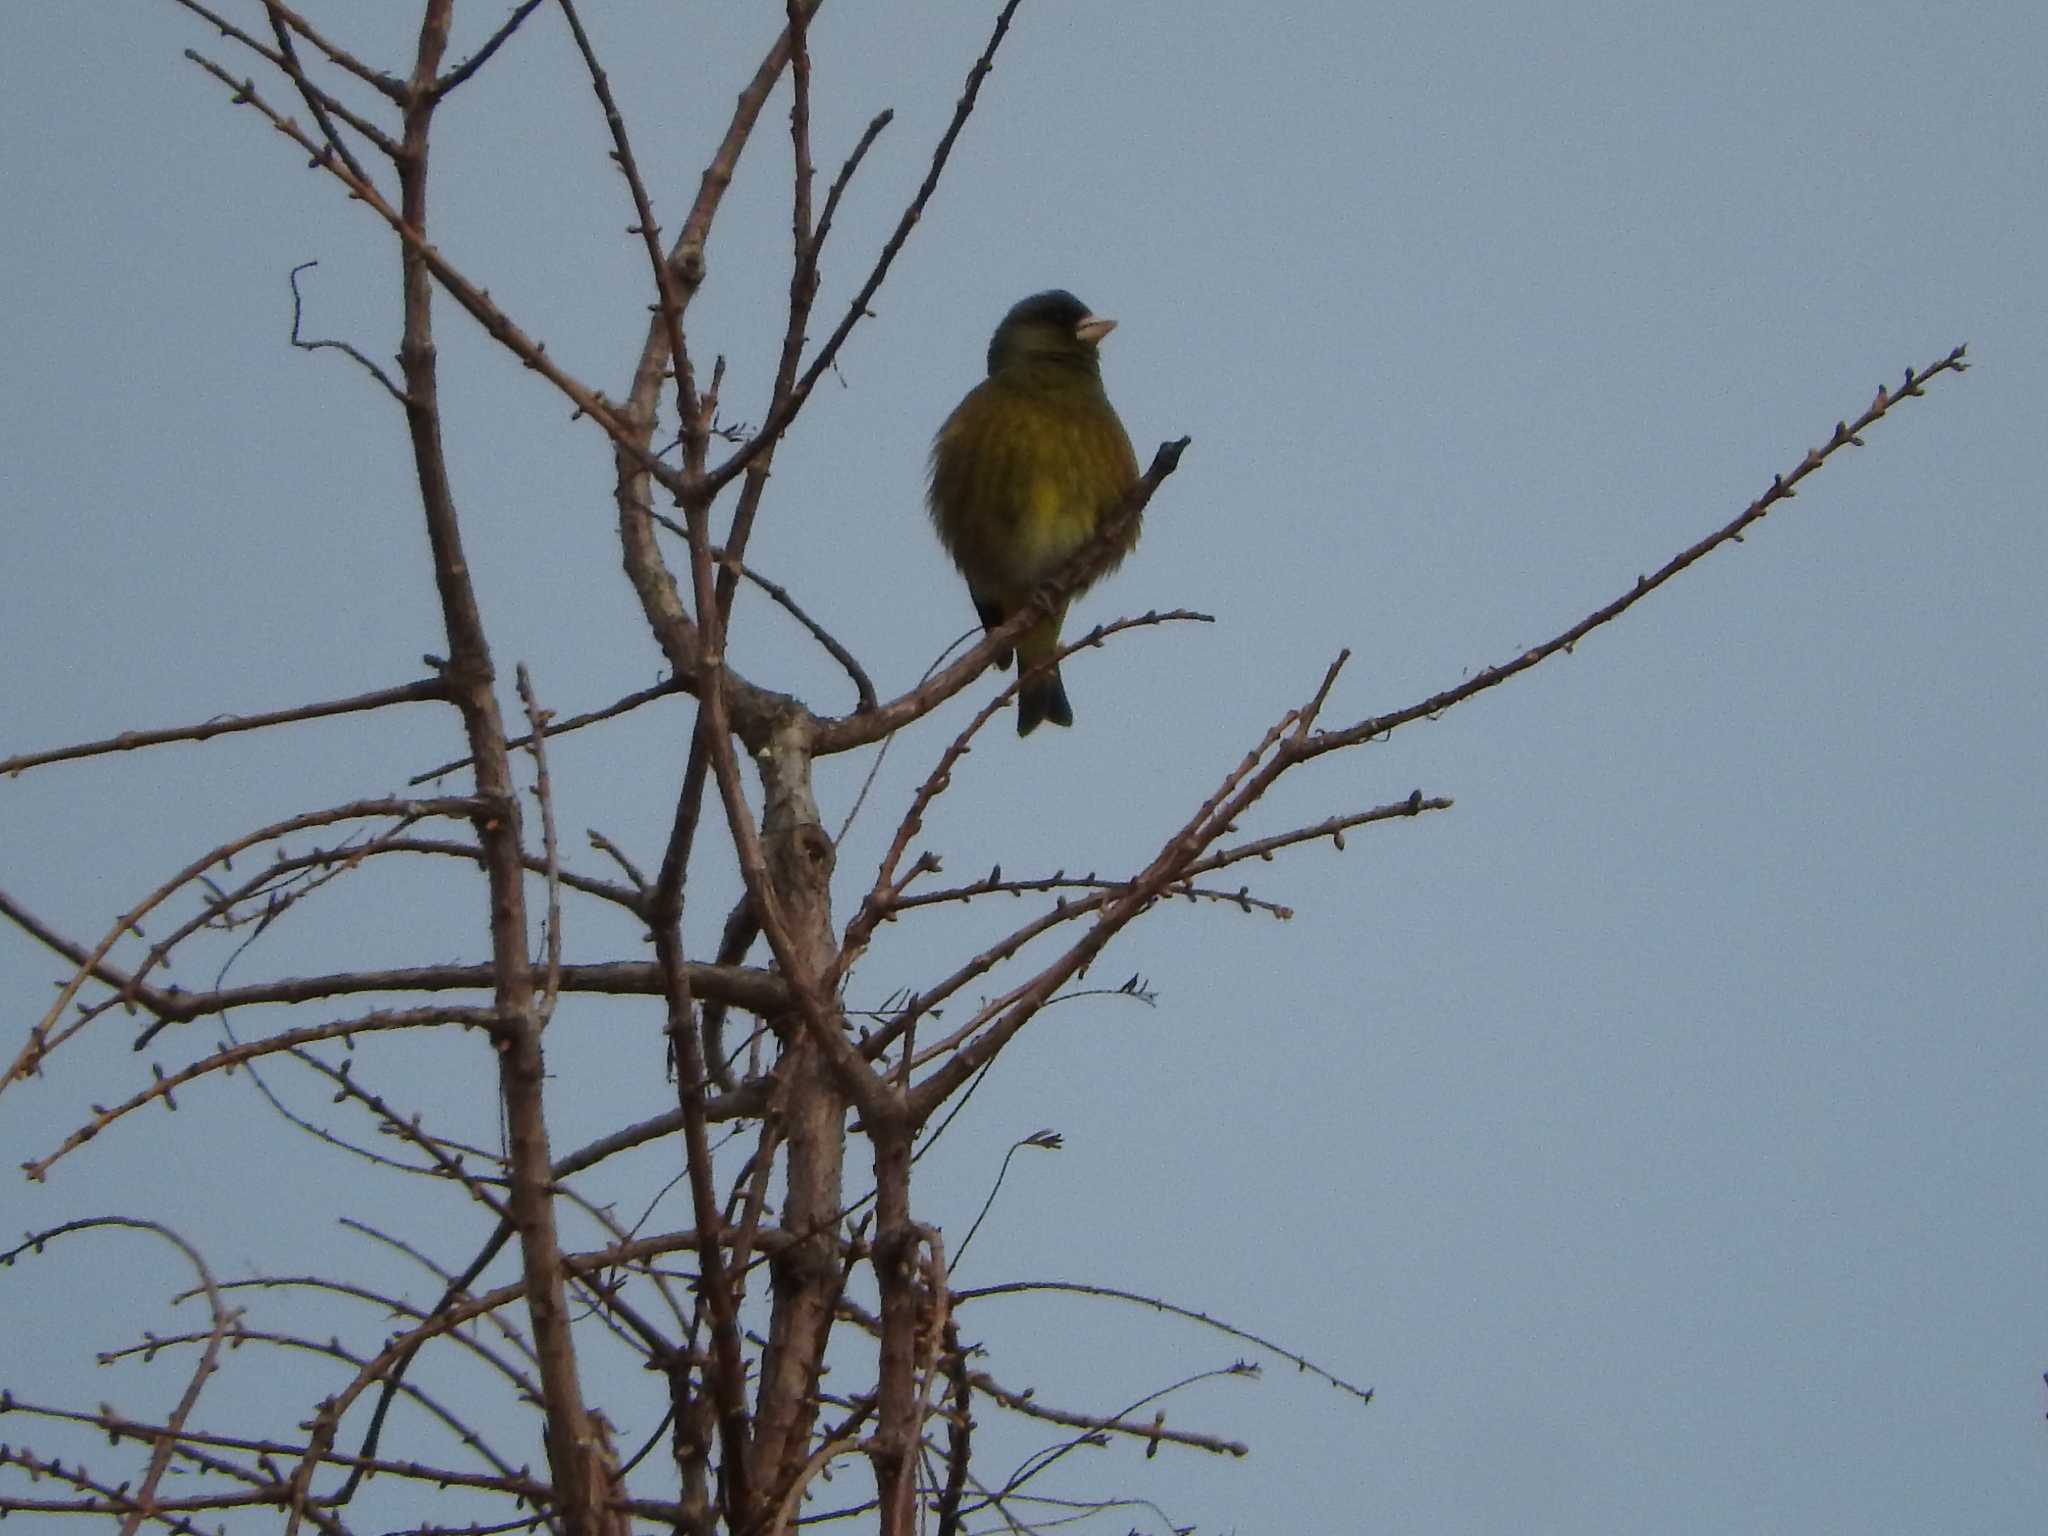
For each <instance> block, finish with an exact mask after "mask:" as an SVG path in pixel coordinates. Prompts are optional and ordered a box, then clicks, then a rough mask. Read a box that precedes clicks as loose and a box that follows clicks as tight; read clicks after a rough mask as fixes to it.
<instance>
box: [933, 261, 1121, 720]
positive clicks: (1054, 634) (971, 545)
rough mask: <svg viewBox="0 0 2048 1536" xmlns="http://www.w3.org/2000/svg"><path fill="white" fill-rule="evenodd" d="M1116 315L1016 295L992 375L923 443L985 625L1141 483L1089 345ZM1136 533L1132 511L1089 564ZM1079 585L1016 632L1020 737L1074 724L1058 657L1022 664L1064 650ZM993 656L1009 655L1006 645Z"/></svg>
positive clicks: (1059, 299) (1074, 302) (956, 554)
mask: <svg viewBox="0 0 2048 1536" xmlns="http://www.w3.org/2000/svg"><path fill="white" fill-rule="evenodd" d="M1115 324H1116V322H1115V321H1114V320H1107V319H1104V318H1103V317H1102V316H1100V315H1095V314H1091V313H1089V310H1088V306H1087V305H1085V304H1083V303H1082V302H1081V301H1080V300H1079V299H1077V298H1075V297H1074V296H1073V295H1072V294H1071V293H1067V292H1065V291H1063V290H1059V289H1055V290H1053V291H1051V292H1049V293H1037V294H1033V295H1032V296H1031V297H1030V298H1028V299H1024V300H1022V301H1021V302H1019V303H1018V304H1017V305H1015V306H1014V307H1013V308H1012V309H1011V310H1010V312H1009V313H1008V314H1007V315H1005V316H1003V323H1002V324H1001V325H999V326H997V327H996V333H995V335H994V336H993V337H992V338H990V340H989V344H988V377H987V378H985V379H983V380H982V381H981V382H980V383H979V384H977V385H975V386H974V388H973V389H971V390H969V391H968V392H967V398H966V399H964V400H962V401H961V402H960V403H959V404H958V405H957V406H955V407H954V408H953V414H952V415H950V416H948V417H947V418H946V424H945V425H944V426H942V427H940V428H939V435H938V436H937V438H935V439H934V440H933V442H932V462H931V486H930V490H929V491H928V492H927V494H926V501H927V502H928V504H929V505H930V507H931V514H932V522H933V524H934V525H935V526H936V527H937V528H938V530H939V539H940V541H941V542H942V543H943V544H944V545H945V546H946V553H947V554H949V555H951V556H952V557H953V563H954V564H955V565H957V566H959V567H960V574H961V575H963V576H965V577H966V578H967V592H968V595H969V596H970V597H971V598H973V599H974V611H975V612H976V613H977V614H979V615H980V616H981V622H982V627H983V628H984V629H990V630H992V629H994V628H995V627H996V626H997V625H999V624H1001V623H1002V622H1003V620H1005V619H1007V618H1008V617H1010V615H1012V614H1013V613H1015V612H1016V611H1017V610H1018V609H1019V608H1021V607H1023V606H1024V604H1025V603H1027V602H1029V601H1030V599H1031V595H1032V593H1033V591H1034V590H1036V589H1037V587H1038V586H1039V585H1040V584H1041V583H1043V582H1045V581H1046V580H1047V579H1049V578H1050V577H1051V576H1053V575H1054V574H1055V573H1056V572H1057V571H1058V570H1059V569H1060V567H1061V566H1062V565H1064V564H1065V563H1066V562H1067V561H1068V560H1069V559H1070V558H1071V557H1072V556H1073V554H1074V552H1075V551H1076V550H1078V549H1080V548H1081V546H1082V545H1084V544H1086V543H1087V542H1088V540H1089V539H1090V538H1091V537H1092V536H1093V535H1094V533H1095V531H1096V529H1097V528H1098V527H1100V526H1101V523H1102V520H1103V519H1104V518H1105V517H1107V516H1109V515H1110V514H1111V513H1113V512H1114V511H1115V510H1116V509H1117V506H1118V504H1119V503H1121V502H1122V500H1123V498H1124V495H1125V493H1126V492H1128V491H1129V490H1130V489H1131V487H1132V486H1133V485H1135V484H1136V483H1137V479H1138V456H1137V455H1136V454H1135V453H1133V452H1132V451H1131V439H1130V437H1129V435H1128V434H1127V433H1126V432H1125V431H1124V424H1123V423H1122V422H1121V421H1119V420H1118V419H1117V414H1116V411H1115V409H1114V408H1112V407H1111V405H1110V403H1109V396H1108V395H1106V394H1104V393H1103V390H1102V365H1101V360H1100V358H1099V357H1098V356H1097V355H1096V347H1097V346H1098V345H1099V344H1100V343H1101V341H1102V338H1103V337H1104V336H1107V335H1108V334H1109V332H1110V329H1111V327H1113V326H1114V325H1115ZM1137 542H1138V525H1137V523H1136V521H1135V520H1134V521H1133V522H1132V524H1131V526H1130V527H1129V528H1128V529H1126V530H1125V531H1124V532H1123V534H1122V535H1120V536H1119V538H1118V540H1117V548H1116V550H1115V552H1114V554H1113V555H1112V556H1111V559H1110V562H1109V564H1108V565H1106V566H1104V567H1103V569H1102V570H1101V571H1100V572H1099V573H1098V576H1106V575H1108V574H1109V572H1110V571H1111V570H1114V569H1115V568H1116V566H1117V564H1118V562H1120V561H1121V560H1122V559H1123V557H1124V556H1125V555H1127V554H1129V553H1130V551H1131V546H1132V545H1134V544H1136V543H1137ZM1079 595H1080V594H1079V593H1078V592H1073V593H1067V594H1063V595H1062V596H1061V597H1060V599H1059V601H1058V603H1057V604H1056V605H1055V606H1054V608H1053V611H1052V612H1051V614H1049V615H1048V616H1047V617H1046V618H1045V619H1044V620H1042V621H1041V622H1040V623H1037V624H1034V625H1032V626H1031V628H1029V629H1027V630H1025V631H1024V633H1023V634H1022V635H1021V636H1019V637H1018V640H1017V662H1018V665H1019V667H1021V668H1022V669H1023V670H1024V672H1025V673H1026V674H1027V675H1026V677H1025V679H1024V684H1023V687H1022V688H1021V689H1020V690H1019V692H1018V695H1017V734H1018V735H1019V736H1024V735H1028V734H1030V732H1031V731H1032V730H1033V729H1034V728H1035V727H1036V726H1037V725H1038V723H1039V722H1040V721H1042V720H1050V721H1052V723H1053V724H1054V725H1072V724H1073V723H1074V711H1073V707H1072V706H1071V705H1070V704H1068V702H1067V690H1066V689H1065V687H1064V686H1062V685H1061V683H1060V673H1059V668H1058V667H1057V666H1053V667H1050V668H1048V669H1046V670H1044V671H1042V672H1040V673H1038V675H1037V676H1035V677H1034V676H1031V675H1029V674H1030V672H1031V669H1032V668H1034V667H1037V666H1040V665H1042V664H1043V663H1045V662H1047V661H1049V660H1050V659H1051V657H1052V656H1053V654H1054V652H1055V651H1057V650H1058V649H1059V643H1060V621H1061V620H1062V619H1063V618H1065V617H1066V611H1067V604H1068V602H1069V601H1070V600H1071V599H1072V598H1074V597H1077V596H1079ZM996 664H997V665H998V666H1005V667H1006V666H1008V665H1009V664H1010V657H1009V653H1008V652H1005V653H1004V654H1003V655H1001V656H1000V657H998V658H997V661H996Z"/></svg>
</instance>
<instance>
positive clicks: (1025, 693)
mask: <svg viewBox="0 0 2048 1536" xmlns="http://www.w3.org/2000/svg"><path fill="white" fill-rule="evenodd" d="M1046 720H1050V721H1051V722H1052V723H1053V724H1054V725H1072V724H1073V723H1074V706H1073V705H1071V704H1069V703H1068V702H1067V689H1066V685H1065V684H1064V683H1062V682H1061V681H1060V669H1059V668H1058V667H1054V668H1053V669H1052V670H1051V671H1050V672H1041V673H1040V674H1039V675H1038V676H1036V677H1027V678H1026V679H1024V686H1023V687H1022V688H1020V689H1018V690H1017V734H1018V735H1019V736H1029V735H1030V734H1031V733H1032V732H1033V731H1034V730H1036V729H1037V728H1038V726H1039V724H1040V723H1041V722H1042V721H1046Z"/></svg>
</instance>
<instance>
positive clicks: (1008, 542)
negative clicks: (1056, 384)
mask: <svg viewBox="0 0 2048 1536" xmlns="http://www.w3.org/2000/svg"><path fill="white" fill-rule="evenodd" d="M1137 478H1138V468H1137V457H1136V455H1135V454H1134V453H1133V452H1132V449H1131V442H1130V438H1129V437H1128V436H1127V435H1126V434H1125V432H1124V429H1123V424H1122V423H1121V422H1119V421H1118V420H1117V417H1116V412H1115V411H1114V410H1113V409H1111V407H1110V404H1109V401H1108V399H1107V398H1106V397H1104V395H1103V393H1102V389H1101V386H1100V384H1098V383H1096V382H1095V381H1094V380H1092V379H1090V380H1086V381H1085V386H1084V387H1079V388H1061V389H1046V388H1042V387H1029V386H1020V385H1019V384H1018V383H1016V382H1013V381H1011V380H1008V379H1006V378H1003V377H993V376H992V377H990V378H988V379H985V380H983V381H982V383H981V384H979V385H978V386H976V387H975V388H974V389H973V390H972V391H970V392H969V394H968V395H967V398H966V399H964V400H962V401H961V402H960V404H959V406H958V408H957V409H955V410H954V412H953V414H952V415H951V416H950V417H948V418H947V420H946V424H945V425H944V426H943V427H941V428H940V429H939V435H938V439H937V441H936V442H934V443H933V445H932V473H931V490H930V498H929V499H930V504H931V513H932V521H933V523H934V524H936V525H937V528H938V531H939V537H940V538H941V540H942V541H943V542H944V543H945V546H946V549H947V552H948V553H949V554H951V555H952V557H953V561H954V563H955V564H956V565H958V566H959V567H960V569H961V572H962V573H963V574H964V575H965V576H966V577H967V581H968V585H969V586H970V587H972V588H973V589H974V590H975V591H977V592H979V593H981V594H983V595H984V596H987V597H993V598H999V599H1009V600H1019V599H1021V598H1022V597H1023V596H1025V595H1027V594H1028V593H1029V592H1030V590H1031V589H1032V588H1033V587H1035V586H1036V585H1037V584H1038V583H1040V582H1042V581H1044V580H1045V579H1046V578H1047V577H1049V576H1051V575H1052V574H1053V573H1054V572H1055V571H1057V570H1058V569H1059V567H1060V566H1061V565H1062V564H1063V563H1064V562H1065V561H1066V560H1067V559H1068V558H1069V557H1071V556H1072V555H1073V554H1074V552H1075V551H1076V550H1078V549H1079V548H1080V547H1081V546H1082V545H1083V544H1085V543H1087V542H1088V539H1089V537H1090V536H1091V535H1092V534H1093V533H1094V532H1095V530H1096V528H1097V527H1098V526H1099V524H1100V522H1101V520H1102V517H1103V516H1104V514H1106V513H1107V512H1109V511H1111V510H1113V509H1114V508H1115V507H1116V506H1117V504H1118V503H1119V502H1120V501H1121V500H1122V499H1123V496H1124V493H1125V492H1126V491H1128V490H1129V489H1130V487H1131V485H1132V483H1133V482H1134V481H1136V479H1137ZM1130 542H1131V543H1135V542H1136V530H1135V529H1133V530H1132V531H1131V538H1130ZM1128 547H1129V545H1128V544H1127V545H1126V548H1128Z"/></svg>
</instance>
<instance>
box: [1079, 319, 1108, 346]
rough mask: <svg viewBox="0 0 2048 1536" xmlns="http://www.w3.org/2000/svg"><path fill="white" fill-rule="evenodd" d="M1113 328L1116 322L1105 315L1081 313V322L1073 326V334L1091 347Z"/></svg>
mask: <svg viewBox="0 0 2048 1536" xmlns="http://www.w3.org/2000/svg"><path fill="white" fill-rule="evenodd" d="M1115 329H1116V322H1115V321H1114V320H1111V319H1109V318H1108V317H1106V316H1103V315H1083V316H1082V317H1081V323H1080V324H1079V325H1077V326H1075V327H1074V334H1075V335H1076V336H1078V337H1080V339H1081V340H1083V341H1085V342H1087V343H1088V345H1090V346H1091V347H1092V346H1094V345H1095V343H1097V342H1098V341H1100V340H1102V338H1103V337H1105V336H1107V335H1108V334H1109V333H1110V332H1111V331H1113V330H1115Z"/></svg>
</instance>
